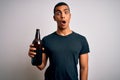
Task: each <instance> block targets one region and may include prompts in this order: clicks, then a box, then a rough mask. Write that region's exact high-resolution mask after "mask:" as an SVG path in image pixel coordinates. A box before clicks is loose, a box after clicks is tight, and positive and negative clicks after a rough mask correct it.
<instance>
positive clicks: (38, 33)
mask: <svg viewBox="0 0 120 80" xmlns="http://www.w3.org/2000/svg"><path fill="white" fill-rule="evenodd" d="M35 39H39V40H40V30H39V29H36V34H35Z"/></svg>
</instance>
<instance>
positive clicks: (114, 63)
mask: <svg viewBox="0 0 120 80" xmlns="http://www.w3.org/2000/svg"><path fill="white" fill-rule="evenodd" d="M59 1H65V0H0V46H1V47H0V80H43V79H44V71H45V70H43V71H39V70H38V69H37V68H36V67H33V66H32V65H31V62H30V61H31V59H30V57H28V49H29V45H30V44H31V42H32V40H33V39H34V35H35V29H36V28H40V30H41V37H42V38H43V37H44V36H45V35H48V34H50V33H52V32H53V31H55V30H56V22H55V21H54V20H53V8H54V5H55V4H56V3H58V2H59ZM65 2H66V3H68V4H69V6H70V8H71V14H72V18H71V23H70V27H71V29H72V30H73V31H75V32H78V33H80V34H82V35H84V36H86V38H87V40H88V42H89V45H90V51H91V52H90V54H89V80H120V69H119V68H120V62H119V61H120V58H119V57H120V42H119V41H120V0H72V1H70V0H69V1H68V0H66V1H65Z"/></svg>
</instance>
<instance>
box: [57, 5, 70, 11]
mask: <svg viewBox="0 0 120 80" xmlns="http://www.w3.org/2000/svg"><path fill="white" fill-rule="evenodd" d="M62 10H69V7H68V6H67V5H61V6H57V7H56V8H55V11H62Z"/></svg>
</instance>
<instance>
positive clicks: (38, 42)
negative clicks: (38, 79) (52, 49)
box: [31, 29, 42, 66]
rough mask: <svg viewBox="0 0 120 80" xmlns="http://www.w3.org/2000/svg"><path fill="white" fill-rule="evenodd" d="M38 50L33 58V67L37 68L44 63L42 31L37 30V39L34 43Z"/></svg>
mask: <svg viewBox="0 0 120 80" xmlns="http://www.w3.org/2000/svg"><path fill="white" fill-rule="evenodd" d="M32 43H33V44H34V47H35V48H36V50H35V52H36V55H35V56H34V57H33V58H32V61H31V62H32V65H34V66H37V65H40V64H41V63H42V42H41V38H40V29H36V34H35V39H34V40H33V42H32Z"/></svg>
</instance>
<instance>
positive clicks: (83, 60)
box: [79, 53, 88, 80]
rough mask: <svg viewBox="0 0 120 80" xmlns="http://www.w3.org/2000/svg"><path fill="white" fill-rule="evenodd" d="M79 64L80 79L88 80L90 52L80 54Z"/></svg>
mask: <svg viewBox="0 0 120 80" xmlns="http://www.w3.org/2000/svg"><path fill="white" fill-rule="evenodd" d="M79 64H80V80H88V53H85V54H81V55H80V57H79Z"/></svg>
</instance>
